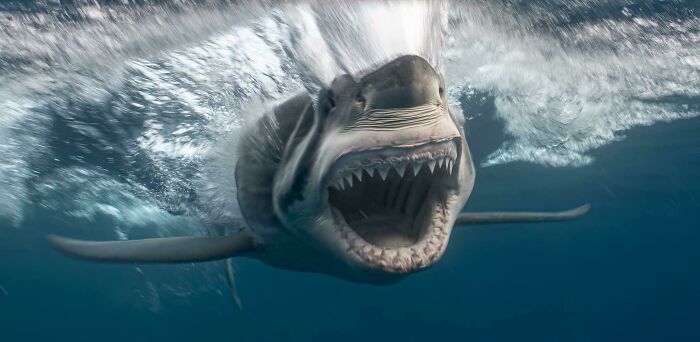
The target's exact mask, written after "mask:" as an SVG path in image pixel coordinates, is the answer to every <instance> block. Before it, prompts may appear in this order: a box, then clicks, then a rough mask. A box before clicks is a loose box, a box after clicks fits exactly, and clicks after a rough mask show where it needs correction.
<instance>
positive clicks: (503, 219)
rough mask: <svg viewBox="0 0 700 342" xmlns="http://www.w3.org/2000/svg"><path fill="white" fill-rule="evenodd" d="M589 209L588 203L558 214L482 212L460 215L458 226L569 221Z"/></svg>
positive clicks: (456, 223) (457, 221) (456, 222)
mask: <svg viewBox="0 0 700 342" xmlns="http://www.w3.org/2000/svg"><path fill="white" fill-rule="evenodd" d="M590 209H591V205H590V204H589V203H587V204H584V205H582V206H580V207H577V208H574V209H570V210H565V211H558V212H483V213H461V214H459V216H457V220H456V221H455V225H458V224H485V223H517V222H545V221H563V220H571V219H575V218H578V217H581V216H583V215H585V214H586V213H587V212H588V211H589V210H590Z"/></svg>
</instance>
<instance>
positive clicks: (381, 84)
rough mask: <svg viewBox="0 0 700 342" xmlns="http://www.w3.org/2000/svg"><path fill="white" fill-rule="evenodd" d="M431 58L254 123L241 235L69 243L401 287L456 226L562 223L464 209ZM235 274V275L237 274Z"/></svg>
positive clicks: (469, 183)
mask: <svg viewBox="0 0 700 342" xmlns="http://www.w3.org/2000/svg"><path fill="white" fill-rule="evenodd" d="M445 93H446V92H445V85H444V80H443V78H442V76H441V75H439V74H438V73H437V72H436V71H435V70H434V69H433V68H432V66H430V64H429V63H428V62H426V61H425V60H424V59H422V58H420V57H417V56H403V57H400V58H397V59H396V60H393V61H391V62H389V63H387V64H385V65H383V66H382V67H380V68H378V69H377V70H375V71H374V72H372V73H370V74H368V75H367V76H365V77H363V78H362V79H360V80H359V81H355V80H354V79H353V78H352V77H350V76H347V75H343V76H339V77H338V78H336V80H334V81H333V83H332V84H331V85H330V87H328V88H325V89H323V90H322V91H321V92H320V93H319V94H318V100H317V101H314V100H313V99H312V98H311V96H310V95H309V94H300V95H297V96H295V97H293V98H291V99H289V100H287V101H285V102H283V103H281V104H280V105H278V106H277V107H275V108H274V110H272V112H271V113H269V114H268V115H265V116H263V117H262V118H261V119H260V120H259V121H258V122H257V123H256V124H255V125H254V126H253V127H250V128H249V129H247V130H246V133H245V135H244V136H243V137H242V143H241V144H240V146H241V150H240V151H239V152H240V159H239V161H238V163H237V167H236V170H235V172H236V182H237V186H238V202H239V205H240V207H241V210H242V213H243V216H244V223H243V224H241V225H240V226H238V227H237V228H238V233H237V234H236V235H233V236H213V237H180V238H161V239H147V240H135V241H115V242H90V241H78V240H71V239H66V238H61V237H56V236H51V237H50V240H51V241H52V243H53V244H54V245H55V246H56V247H58V248H59V249H60V250H62V251H64V252H66V253H68V254H70V255H73V256H76V257H80V258H85V259H90V260H101V261H114V262H191V261H207V260H217V259H226V258H230V257H233V256H243V255H245V256H250V257H253V258H257V259H260V260H262V261H264V262H266V263H268V264H270V265H272V266H275V267H279V268H286V269H292V270H297V271H305V272H318V273H324V274H329V275H332V276H336V277H340V278H344V279H348V280H351V281H356V282H365V283H373V284H391V283H395V282H397V281H399V280H401V279H403V278H405V277H406V276H407V275H409V274H411V273H414V272H417V271H420V270H422V269H425V268H427V267H429V266H430V265H432V264H434V263H435V262H436V261H437V260H439V259H440V257H441V256H442V255H443V253H444V252H445V249H446V248H447V244H448V242H449V237H450V234H451V231H452V227H453V225H455V224H467V223H469V224H478V223H493V222H516V221H518V222H519V221H548V220H562V219H569V218H574V217H577V216H580V215H582V214H584V213H585V212H586V211H587V210H588V206H582V207H579V208H577V209H574V210H571V211H566V212H559V213H460V212H461V210H462V208H463V206H464V204H465V203H466V201H467V199H468V198H469V195H470V193H471V190H472V187H473V185H474V176H475V175H474V165H473V162H472V158H471V154H470V152H469V147H468V145H467V141H466V138H465V134H464V130H463V125H464V122H463V120H462V116H461V115H460V114H459V113H454V112H452V111H450V109H449V106H448V102H447V98H446V95H445ZM230 280H231V281H232V278H231V279H230Z"/></svg>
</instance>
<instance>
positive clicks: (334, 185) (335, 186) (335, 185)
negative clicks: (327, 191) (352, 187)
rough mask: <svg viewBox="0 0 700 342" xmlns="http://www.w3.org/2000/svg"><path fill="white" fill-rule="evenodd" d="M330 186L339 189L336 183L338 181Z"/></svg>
mask: <svg viewBox="0 0 700 342" xmlns="http://www.w3.org/2000/svg"><path fill="white" fill-rule="evenodd" d="M331 187H333V189H336V190H340V186H339V185H338V183H335V184H333V185H331Z"/></svg>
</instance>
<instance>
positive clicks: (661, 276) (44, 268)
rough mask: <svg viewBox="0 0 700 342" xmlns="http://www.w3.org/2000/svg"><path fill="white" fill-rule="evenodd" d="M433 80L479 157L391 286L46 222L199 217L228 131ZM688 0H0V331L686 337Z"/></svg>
mask: <svg viewBox="0 0 700 342" xmlns="http://www.w3.org/2000/svg"><path fill="white" fill-rule="evenodd" d="M407 53H410V54H418V55H421V56H423V57H425V58H426V59H428V60H429V61H430V62H432V63H433V65H435V66H436V67H437V68H439V69H440V70H441V71H442V72H443V73H444V75H445V77H446V79H447V83H448V87H449V90H448V91H449V94H450V99H451V101H452V104H453V105H454V106H456V107H458V108H460V109H461V110H462V111H463V113H464V115H465V117H466V119H467V120H466V130H467V132H468V137H467V138H468V141H469V144H470V148H471V150H472V153H473V156H474V161H475V164H476V166H477V170H476V172H477V176H476V184H475V188H474V192H473V193H472V196H471V197H470V199H469V202H468V204H467V206H466V207H465V210H467V211H469V210H471V211H492V210H518V211H519V210H538V211H544V210H563V209H567V208H571V207H575V206H578V205H580V204H583V203H586V202H590V203H591V204H592V210H591V212H590V213H589V214H588V215H587V216H585V217H583V218H581V219H578V220H574V221H569V222H558V223H545V224H539V223H538V224H514V225H488V226H474V227H456V228H455V229H454V230H453V233H452V237H451V240H450V245H449V247H448V249H447V252H446V254H445V256H444V257H443V259H442V260H441V261H440V262H439V263H438V264H437V265H435V266H434V267H432V268H430V269H428V270H426V271H424V272H420V273H418V274H415V275H413V276H411V277H409V278H407V279H406V280H405V281H403V282H401V283H399V284H397V285H392V286H387V287H378V286H370V285H362V284H355V283H350V282H347V281H343V280H339V279H335V278H331V277H327V276H323V275H316V274H305V273H295V272H290V271H284V270H279V269H275V268H272V267H270V266H267V265H264V264H262V263H260V262H257V261H253V260H249V259H245V258H237V259H236V260H235V269H236V277H237V285H238V291H239V294H240V296H241V298H242V300H243V310H242V311H238V310H237V309H236V307H235V305H234V304H233V300H232V298H231V296H230V293H229V290H228V287H227V284H226V278H225V274H224V266H223V262H210V263H203V264H181V265H112V264H96V263H88V262H83V261H77V260H73V259H69V258H67V257H65V256H63V255H60V254H59V253H57V252H56V251H54V250H53V249H51V248H50V246H49V245H48V243H47V242H46V240H45V238H44V237H45V236H46V235H47V234H51V233H53V234H61V235H65V236H70V237H76V238H83V239H94V240H110V239H112V240H113V239H138V238H145V237H155V236H176V235H203V234H207V232H208V231H209V230H211V229H217V228H221V227H224V228H225V227H226V226H227V222H231V221H232V220H235V219H236V218H237V217H239V215H240V214H239V212H238V209H237V206H236V203H235V191H236V186H235V181H234V179H233V168H234V166H235V162H236V154H235V146H236V137H237V136H238V134H237V133H239V132H240V130H241V129H242V127H244V126H245V124H246V123H248V122H250V121H252V120H254V119H255V118H256V117H258V116H259V115H261V114H262V113H263V112H264V111H265V108H269V106H270V104H272V103H275V102H276V101H280V100H283V99H285V98H286V97H288V96H290V95H292V94H294V93H295V92H297V91H300V90H303V89H306V90H308V91H311V92H315V91H317V90H318V89H320V87H322V86H323V85H324V84H327V83H328V82H330V81H331V80H332V79H333V77H335V76H336V75H338V74H341V73H351V74H353V75H361V74H362V73H363V72H366V71H367V70H370V69H371V68H372V67H374V66H376V65H378V64H379V63H382V62H383V61H386V60H387V59H390V58H392V57H395V56H397V55H400V54H407ZM698 116H700V1H693V0H687V1H680V0H679V1H643V0H624V1H623V0H600V1H593V0H575V1H564V0H543V1H525V0H503V1H486V0H482V1H478V0H475V1H445V2H442V1H362V2H358V1H350V0H344V1H341V0H336V1H323V2H322V1H316V2H294V1H290V2H244V1H213V0H212V1H176V0H174V1H130V0H121V1H118V0H110V1H105V0H99V1H87V0H86V1H79V0H73V1H58V0H55V1H49V0H46V1H13V0H10V1H2V2H0V341H3V342H4V341H42V340H59V341H61V340H71V341H96V340H97V341H125V340H126V341H164V340H168V341H192V340H197V341H199V340H216V341H220V340H230V341H329V340H332V341H357V340H366V341H380V340H381V341H395V340H404V341H414V340H422V341H425V340H429V341H433V340H436V341H452V340H458V341H698V340H700V274H699V273H700V272H699V271H698V270H699V267H698V266H699V264H700V248H699V247H698V246H700V223H699V222H698V219H697V218H696V216H695V215H697V214H698V212H700V195H699V194H700V118H698Z"/></svg>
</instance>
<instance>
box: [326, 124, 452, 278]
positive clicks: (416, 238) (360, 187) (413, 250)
mask: <svg viewBox="0 0 700 342" xmlns="http://www.w3.org/2000/svg"><path fill="white" fill-rule="evenodd" d="M460 141H461V140H460V138H459V137H451V138H446V139H441V140H431V141H427V142H423V143H420V144H415V145H405V146H391V147H381V148H376V149H368V150H362V151H352V152H348V153H345V154H344V155H342V156H340V157H339V158H338V159H337V160H336V162H335V163H334V165H333V166H332V167H331V169H330V170H331V171H330V172H329V173H328V174H327V176H326V177H325V178H326V182H325V184H326V187H325V189H326V190H327V191H328V201H329V204H330V207H331V212H332V215H333V219H334V221H335V226H336V228H337V230H338V232H339V234H340V236H341V237H342V239H343V240H344V242H345V243H347V245H348V248H347V253H349V254H351V255H353V256H354V257H355V259H359V261H360V262H362V263H364V264H366V265H367V266H370V267H371V268H374V269H380V270H382V271H385V272H390V273H407V272H413V271H416V270H419V269H421V268H425V267H427V266H429V265H430V264H432V263H433V262H434V261H435V260H437V259H438V257H439V256H440V255H441V254H442V253H443V252H444V248H445V247H446V243H447V237H448V233H449V231H448V230H446V229H445V225H446V224H447V223H448V221H449V220H448V218H449V214H450V213H449V209H448V207H449V206H448V205H447V203H448V202H449V201H450V199H451V197H455V196H456V194H455V192H456V191H457V189H458V179H457V177H458V174H459V172H458V171H459V167H460V165H459V161H460V155H461V154H460V153H461V148H462V145H461V143H460Z"/></svg>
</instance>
